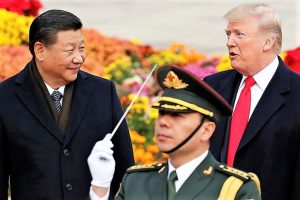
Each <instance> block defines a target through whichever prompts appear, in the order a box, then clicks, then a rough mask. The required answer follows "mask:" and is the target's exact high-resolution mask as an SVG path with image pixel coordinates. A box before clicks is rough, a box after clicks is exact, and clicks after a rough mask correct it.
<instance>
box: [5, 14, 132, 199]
mask: <svg viewBox="0 0 300 200" xmlns="http://www.w3.org/2000/svg"><path fill="white" fill-rule="evenodd" d="M81 28H82V23H81V21H80V19H79V18H78V17H76V16H75V15H73V14H72V13H69V12H66V11H62V10H49V11H47V12H44V13H43V14H41V15H40V16H38V17H37V18H35V19H34V21H33V22H32V24H31V26H30V33H29V49H30V52H31V54H32V56H33V58H32V60H31V61H30V62H29V63H28V64H27V65H26V67H25V68H24V70H22V71H21V72H20V73H19V74H17V75H15V76H13V77H11V78H9V79H8V80H6V81H4V82H2V83H1V86H0V177H1V178H0V199H1V200H5V199H7V198H8V197H7V191H8V185H9V180H10V188H11V197H12V200H25V199H26V200H41V199H43V200H46V199H48V200H83V199H85V198H87V197H88V196H89V191H90V183H91V174H90V172H89V168H88V164H87V158H88V156H89V154H90V152H91V150H92V148H93V146H94V144H95V143H96V142H97V141H99V140H102V139H103V138H104V136H105V135H106V134H107V133H109V132H111V131H112V130H113V128H114V127H115V125H116V124H117V122H118V121H119V119H120V118H121V116H122V114H123V111H122V108H121V106H120V103H119V99H118V96H117V93H116V89H115V86H114V84H113V82H111V81H108V80H105V79H102V78H100V77H96V76H93V75H91V74H88V73H85V72H83V71H81V70H80V67H81V65H82V63H83V62H84V60H85V49H84V38H83V34H82V32H81ZM52 92H53V93H52ZM113 142H114V145H115V148H114V151H115V154H114V159H115V160H116V173H115V174H114V176H113V179H112V184H111V190H110V192H111V196H112V197H113V196H114V194H115V193H116V192H117V189H118V187H119V184H120V182H121V178H122V177H123V175H124V173H125V171H126V169H127V168H128V167H129V166H131V165H133V163H134V161H133V154H132V146H131V142H130V137H129V134H128V129H127V125H126V123H125V122H124V123H123V124H122V125H121V126H120V128H119V129H118V131H117V133H116V135H115V137H114V138H113ZM111 178H112V177H111Z"/></svg>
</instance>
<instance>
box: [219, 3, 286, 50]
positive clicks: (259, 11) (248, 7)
mask: <svg viewBox="0 0 300 200" xmlns="http://www.w3.org/2000/svg"><path fill="white" fill-rule="evenodd" d="M245 16H253V17H256V18H257V22H258V28H259V30H260V31H261V32H262V33H264V34H272V35H273V36H274V38H275V43H274V51H275V53H277V54H279V53H280V51H281V45H282V30H281V21H280V17H279V15H278V13H277V12H276V11H275V10H274V9H273V8H272V7H270V6H269V5H267V4H264V3H252V4H251V3H249V4H242V5H239V6H237V7H235V8H233V9H231V10H230V11H228V12H227V13H226V14H225V15H224V18H225V19H227V20H228V21H239V20H240V19H241V18H242V17H245Z"/></svg>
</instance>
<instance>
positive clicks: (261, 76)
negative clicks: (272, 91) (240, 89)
mask: <svg viewBox="0 0 300 200" xmlns="http://www.w3.org/2000/svg"><path fill="white" fill-rule="evenodd" d="M278 65H279V60H278V57H277V56H276V57H275V58H274V60H273V61H272V62H271V63H270V64H269V65H267V66H266V67H265V68H264V69H262V70H261V71H260V72H258V73H257V74H255V75H254V76H253V78H254V80H255V83H256V84H257V86H258V87H259V88H260V89H261V90H262V91H265V89H266V88H267V86H268V84H269V82H270V81H271V79H272V77H273V75H274V74H275V72H276V70H277V67H278ZM246 78H247V76H245V75H243V78H242V81H241V86H242V85H243V83H244V80H245V79H246Z"/></svg>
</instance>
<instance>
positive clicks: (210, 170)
mask: <svg viewBox="0 0 300 200" xmlns="http://www.w3.org/2000/svg"><path fill="white" fill-rule="evenodd" d="M212 170H213V168H212V167H211V166H210V167H209V168H208V169H205V170H203V174H205V175H210V174H211V172H212Z"/></svg>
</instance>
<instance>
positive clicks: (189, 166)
mask: <svg viewBox="0 0 300 200" xmlns="http://www.w3.org/2000/svg"><path fill="white" fill-rule="evenodd" d="M207 154H208V151H205V152H204V153H203V154H201V155H200V156H198V157H196V158H195V159H193V160H191V161H189V162H187V163H185V164H184V165H182V166H180V167H178V168H177V169H175V167H174V166H173V165H172V163H171V162H170V159H169V160H168V165H169V171H168V177H169V175H170V173H171V172H172V171H174V170H176V174H177V177H178V180H182V181H183V182H184V181H185V180H186V179H187V178H188V177H189V176H190V175H191V174H192V173H193V171H194V170H195V169H196V168H197V167H198V165H199V164H200V163H201V162H202V161H203V160H204V159H205V158H206V156H207Z"/></svg>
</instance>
